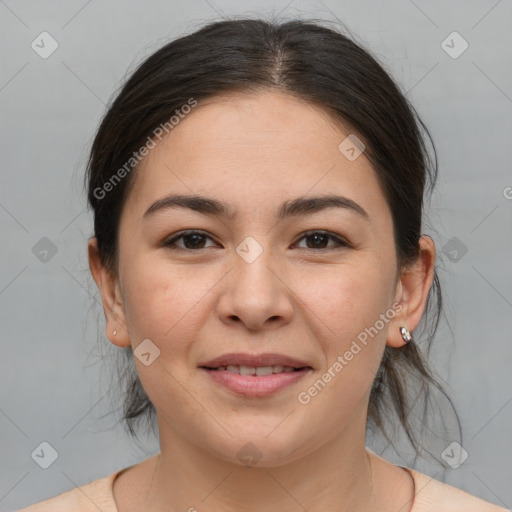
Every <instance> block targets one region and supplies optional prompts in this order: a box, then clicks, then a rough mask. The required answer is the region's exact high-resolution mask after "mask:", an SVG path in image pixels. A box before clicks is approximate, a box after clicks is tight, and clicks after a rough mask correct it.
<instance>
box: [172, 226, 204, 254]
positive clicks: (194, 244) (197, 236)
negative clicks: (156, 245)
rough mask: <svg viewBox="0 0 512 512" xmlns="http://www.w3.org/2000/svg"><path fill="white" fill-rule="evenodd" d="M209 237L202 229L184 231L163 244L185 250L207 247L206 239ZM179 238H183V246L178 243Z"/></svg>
mask: <svg viewBox="0 0 512 512" xmlns="http://www.w3.org/2000/svg"><path fill="white" fill-rule="evenodd" d="M208 238H210V237H209V236H208V235H206V234H204V233H202V232H201V231H184V232H182V233H180V234H179V235H177V236H175V237H173V238H171V239H170V240H167V241H165V242H164V243H163V246H164V247H168V248H170V249H184V250H194V249H206V248H207V247H206V246H205V241H206V239H208ZM178 240H183V245H182V246H180V245H178V244H177V243H176V242H177V241H178ZM210 240H211V238H210Z"/></svg>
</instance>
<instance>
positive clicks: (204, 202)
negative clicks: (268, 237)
mask: <svg viewBox="0 0 512 512" xmlns="http://www.w3.org/2000/svg"><path fill="white" fill-rule="evenodd" d="M176 207H179V208H189V209H190V210H194V211H196V212H199V213H202V214H204V215H212V216H217V217H226V218H229V219H233V218H234V217H236V211H235V210H234V209H233V207H231V206H230V205H228V204H226V203H222V202H220V201H218V200H217V199H212V198H209V197H204V196H197V195H181V194H172V195H169V196H166V197H163V198H161V199H158V200H157V201H155V202H154V203H153V204H152V205H151V206H150V207H149V208H148V209H147V210H146V211H145V212H144V215H143V219H146V218H148V217H150V216H151V215H153V214H155V213H156V212H159V211H163V210H166V209H169V208H176ZM327 208H343V209H346V210H349V211H352V212H354V213H356V214H358V215H360V216H361V217H362V218H364V219H365V220H370V216H369V215H368V213H367V212H366V210H365V209H364V208H363V207H362V206H360V205H359V204H358V203H356V202H355V201H353V200H352V199H349V198H348V197H344V196H339V195H333V194H330V195H326V196H319V197H298V198H296V199H291V200H288V201H284V202H283V203H282V204H281V205H280V206H279V209H278V210H277V212H276V219H278V220H282V219H284V218H286V217H292V216H298V215H307V214H311V213H316V212H319V211H321V210H325V209H327Z"/></svg>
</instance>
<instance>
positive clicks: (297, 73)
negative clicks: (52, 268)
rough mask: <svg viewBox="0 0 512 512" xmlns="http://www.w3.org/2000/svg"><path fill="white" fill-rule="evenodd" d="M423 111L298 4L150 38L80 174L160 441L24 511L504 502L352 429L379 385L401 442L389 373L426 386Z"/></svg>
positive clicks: (399, 404) (433, 281)
mask: <svg viewBox="0 0 512 512" xmlns="http://www.w3.org/2000/svg"><path fill="white" fill-rule="evenodd" d="M420 126H421V127H423V128H424V126H423V124H422V122H421V120H420V119H419V117H418V116H417V114H416V113H415V111H414V109H413V108H412V107H411V106H410V105H409V104H408V102H407V100H406V99H405V98H404V96H403V94H402V93H401V92H400V91H399V89H398V88H397V86H396V85H395V84H394V82H393V81H392V79H391V78H390V77H389V76H388V74H387V73H386V72H385V71H384V70H383V69H382V67H381V66H380V65H379V64H378V63H377V62H376V60H374V58H373V57H372V56H371V55H370V54H369V53H368V52H367V51H365V50H364V49H363V48H361V47H360V46H358V45H357V44H355V43H354V42H353V41H352V40H350V39H349V38H347V37H345V36H343V35H341V34H339V33H337V32H335V31H333V30H330V29H328V28H324V27H322V26H320V25H318V24H315V23H312V22H309V23H308V22H304V21H291V22H288V23H284V24H273V23H268V22H265V21H262V20H254V19H252V20H247V19H246V20H232V21H222V22H217V23H212V24H210V25H208V26H206V27H204V28H202V29H201V30H199V31H197V32H195V33H193V34H191V35H188V36H185V37H182V38H180V39H177V40H175V41H173V42H171V43H169V44H167V45H166V46H164V47H163V48H161V49H160V50H158V51H157V52H156V53H154V54H153V55H151V56H150V57H149V58H148V59H147V60H146V61H145V62H144V63H143V64H142V65H141V66H140V67H139V68H138V69H137V70H136V71H135V72H134V73H133V75H132V76H131V77H130V78H129V80H128V81H127V83H126V84H125V85H124V87H123V89H122V90H121V92H120V93H119V95H118V96H117V98H116V99H115V101H114V102H113V104H112V105H111V107H110V109H109V111H108V112H107V114H106V116H105V118H104V119H103V121H102V123H101V126H100V128H99V130H98V133H97V135H96V138H95V140H94V143H93V146H92V150H91V155H90V159H89V166H88V174H87V179H88V190H89V195H88V197H89V202H90V205H91V207H92V209H93V211H94V237H93V238H91V240H90V242H89V262H90V268H91V272H92V275H93V277H94V279H95V281H96V283H97V285H98V287H99V290H100V292H101V296H102V300H103V307H104V312H105V316H106V334H107V337H108V338H109V340H110V341H111V342H112V343H113V344H114V345H116V346H118V347H120V348H123V349H124V350H125V351H129V353H130V354H131V357H133V362H134V364H135V368H136V371H137V374H136V376H135V378H134V380H133V382H132V383H130V386H129V388H128V389H129V394H128V395H127V401H126V406H125V415H124V418H125V419H126V420H127V421H128V425H129V427H130V429H132V426H131V423H132V422H133V420H135V419H137V418H140V417H142V416H143V415H147V417H151V414H153V413H154V414H156V418H157V422H158V430H159V439H160V453H159V454H157V455H155V456H154V457H151V458H149V459H147V460H145V461H143V462H141V463H139V464H136V465H133V466H130V467H128V468H123V469H121V470H119V471H117V472H115V473H114V474H112V475H110V476H108V477H105V478H102V479H99V480H95V481H94V482H91V483H89V484H87V485H85V486H83V487H81V488H80V489H75V490H72V491H69V492H67V493H64V494H62V495H60V496H57V497H55V498H52V499H50V500H47V501H45V502H41V503H39V504H36V505H34V506H31V507H28V508H27V509H24V510H27V511H30V512H36V511H39V512H42V511H46V510H68V509H69V510H74V511H89V510H96V509H98V508H99V509H100V510H102V511H103V512H114V511H118V512H131V511H135V510H151V511H155V512H157V511H164V510H166V511H168V510H188V511H195V510H198V511H203V510H204V511H206V510H211V511H214V510H215V511H217V510H222V511H241V510H244V511H252V510H265V511H279V512H283V511H296V510H308V511H310V512H313V511H317V510H329V511H348V510H350V511H352V512H353V511H369V510H379V511H381V512H388V511H389V512H391V511H393V512H396V511H397V510H401V511H412V512H426V511H436V512H442V511H445V510H446V511H448V510H464V511H466V512H469V511H477V510H478V511H479V512H486V511H489V512H491V511H499V510H504V509H502V508H500V507H497V506H495V505H492V504H490V503H487V502H485V501H483V500H481V499H479V498H477V497H475V496H472V495H470V494H468V493H466V492H463V491H461V490H458V489H456V488H454V487H451V486H448V485H446V484H443V483H441V482H440V481H437V480H433V479H431V478H430V477H428V476H427V475H425V474H423V473H420V472H418V471H415V470H413V469H410V468H407V467H402V466H397V465H394V464H392V463H391V462H388V461H387V460H385V459H383V458H382V457H379V456H378V455H376V454H375V453H374V452H373V451H371V450H369V449H368V448H367V447H366V443H365V439H366V431H367V428H369V427H371V426H373V427H382V426H383V424H384V421H385V420H386V419H387V418H388V416H389V410H390V409H389V405H390V404H391V406H392V407H393V408H394V410H395V412H396V413H397V416H398V418H399V421H400V423H401V425H402V426H403V427H404V428H405V430H406V432H407V435H408V436H409V438H410V439H411V442H412V443H413V445H414V446H418V445H417V441H416V435H415V433H414V432H413V431H412V430H411V426H410V422H409V416H408V412H409V409H410V408H411V407H412V404H411V403H409V401H408V400H409V398H408V393H407V391H408V390H409V388H408V386H409V380H408V377H407V375H408V374H409V375H410V376H413V377H414V376H415V377H416V378H417V379H418V378H419V379H420V382H421V383H422V385H424V386H426V385H427V384H430V385H434V386H437V383H436V382H435V381H434V380H433V378H432V376H431V374H430V372H429V370H428V367H427V365H426V362H425V360H424V359H423V356H422V354H421V351H420V350H419V348H418V346H417V344H416V341H417V340H416V333H415V334H414V336H413V335H412V334H411V333H412V332H414V331H415V329H417V327H418V325H419V323H420V320H421V319H422V316H423V315H424V313H425V312H426V310H428V309H429V302H430V301H432V300H434V299H435V298H436V296H437V297H439V288H438V284H439V283H438V280H437V276H436V272H435V254H436V250H435V245H434V243H433V241H432V239H431V238H430V237H429V236H427V235H424V234H422V233H421V221H422V210H423V196H424V192H425V189H426V188H427V186H428V185H431V186H433V184H434V182H435V178H436V173H437V170H436V166H435V165H432V160H431V159H430V158H429V155H428V152H427V150H426V145H425V142H424V140H423V138H422V135H421V132H420ZM427 133H428V131H427ZM430 303H431V302H430ZM132 351H133V353H132ZM439 389H441V388H439ZM132 432H133V430H132ZM59 507H60V508H59Z"/></svg>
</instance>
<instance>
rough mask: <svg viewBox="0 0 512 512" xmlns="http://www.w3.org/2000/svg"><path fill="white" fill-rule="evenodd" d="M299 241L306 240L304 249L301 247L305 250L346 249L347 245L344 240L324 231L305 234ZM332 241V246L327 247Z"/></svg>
mask: <svg viewBox="0 0 512 512" xmlns="http://www.w3.org/2000/svg"><path fill="white" fill-rule="evenodd" d="M300 240H306V241H307V242H306V244H307V246H306V247H301V248H305V249H313V250H315V249H332V248H338V247H348V246H349V244H348V243H347V242H345V241H344V240H342V239H340V238H338V237H337V236H334V235H332V234H330V233H327V232H324V231H310V232H308V233H306V234H305V235H304V236H303V237H302V238H300ZM330 240H333V241H334V246H333V245H331V246H328V244H329V241H330Z"/></svg>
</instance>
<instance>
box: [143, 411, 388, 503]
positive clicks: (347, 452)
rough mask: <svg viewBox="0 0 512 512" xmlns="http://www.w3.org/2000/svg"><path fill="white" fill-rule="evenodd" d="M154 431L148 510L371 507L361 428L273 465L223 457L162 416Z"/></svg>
mask: <svg viewBox="0 0 512 512" xmlns="http://www.w3.org/2000/svg"><path fill="white" fill-rule="evenodd" d="M361 430H363V431H362V432H361ZM159 431H160V447H161V452H160V454H159V455H157V456H155V457H153V466H152V468H151V471H150V473H151V477H150V481H149V483H148V485H147V487H145V488H146V489H147V493H146V494H147V496H146V499H145V503H146V504H147V507H146V508H147V509H150V510H154V511H160V510H162V511H163V510H169V505H172V509H173V510H184V511H190V512H196V510H197V511H202V510H205V511H206V510H222V511H223V512H235V511H236V512H240V511H243V512H253V511H254V512H256V511H261V510H265V511H269V512H273V511H276V512H277V511H279V512H296V511H297V510H300V509H303V510H304V509H305V510H308V512H317V511H325V510H331V511H337V512H338V511H339V512H345V511H347V512H348V511H349V510H350V511H351V512H354V511H369V510H375V509H377V508H378V507H376V503H377V501H376V493H375V490H374V474H373V473H372V464H371V460H370V459H371V457H370V456H369V453H368V452H367V450H366V448H365V436H364V429H355V428H352V429H350V428H349V429H347V430H346V431H344V432H343V434H342V435H341V436H339V437H338V438H336V439H333V440H331V441H330V442H327V443H325V442H324V443H323V444H320V446H319V447H318V449H317V450H316V451H313V452H312V453H309V454H308V455H306V456H302V457H300V458H297V459H295V460H292V461H291V462H288V463H286V464H284V465H279V466H275V465H272V464H267V465H266V466H259V464H258V462H256V463H255V464H254V465H252V466H246V465H243V464H240V463H236V462H233V461H230V460H222V459H220V458H219V457H218V456H214V455H212V454H211V453H210V452H207V451H206V450H203V449H201V448H199V447H198V446H197V445H195V444H192V443H190V442H189V441H188V440H187V439H186V438H184V437H183V436H181V435H179V433H177V432H176V431H175V430H174V429H173V428H172V427H171V426H170V425H169V424H168V423H166V421H165V420H162V419H161V418H159ZM162 433H163V434H164V435H162Z"/></svg>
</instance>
